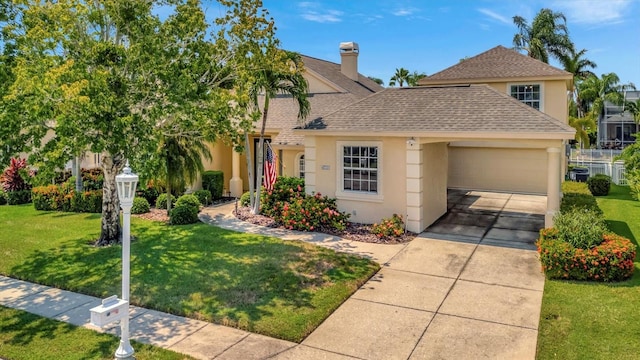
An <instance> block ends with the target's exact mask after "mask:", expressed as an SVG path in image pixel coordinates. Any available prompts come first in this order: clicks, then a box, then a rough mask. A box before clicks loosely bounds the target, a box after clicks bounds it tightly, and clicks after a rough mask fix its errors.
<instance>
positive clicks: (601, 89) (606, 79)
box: [578, 73, 634, 118]
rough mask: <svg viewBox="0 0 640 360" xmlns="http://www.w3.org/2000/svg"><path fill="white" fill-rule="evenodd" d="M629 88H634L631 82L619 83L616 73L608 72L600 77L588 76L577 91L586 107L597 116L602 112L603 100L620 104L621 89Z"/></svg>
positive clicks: (621, 98)
mask: <svg viewBox="0 0 640 360" xmlns="http://www.w3.org/2000/svg"><path fill="white" fill-rule="evenodd" d="M629 88H634V86H633V84H626V85H623V84H620V78H619V77H618V75H616V74H615V73H608V74H602V76H601V77H597V76H589V77H588V78H586V79H585V80H584V81H582V82H581V83H580V84H579V88H578V91H579V93H580V97H581V98H582V100H583V101H584V102H585V105H586V108H588V109H589V111H591V112H592V113H593V114H594V115H595V116H596V118H597V117H599V116H600V115H602V114H603V111H604V105H605V102H610V103H612V104H616V105H622V103H623V101H624V95H623V91H624V90H626V89H629Z"/></svg>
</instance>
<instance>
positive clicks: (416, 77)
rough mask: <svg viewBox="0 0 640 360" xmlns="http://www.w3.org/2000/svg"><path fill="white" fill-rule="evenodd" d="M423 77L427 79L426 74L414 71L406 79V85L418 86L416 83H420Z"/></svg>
mask: <svg viewBox="0 0 640 360" xmlns="http://www.w3.org/2000/svg"><path fill="white" fill-rule="evenodd" d="M424 77H427V74H425V73H419V72H417V71H414V72H412V73H411V74H409V77H408V78H407V85H409V86H418V81H420V79H422V78H424Z"/></svg>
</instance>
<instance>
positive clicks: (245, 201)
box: [240, 191, 251, 206]
mask: <svg viewBox="0 0 640 360" xmlns="http://www.w3.org/2000/svg"><path fill="white" fill-rule="evenodd" d="M249 195H250V193H249V192H248V191H247V192H246V193H244V194H242V196H240V206H249V205H251V204H250V202H251V198H250V196H249Z"/></svg>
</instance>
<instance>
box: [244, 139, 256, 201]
mask: <svg viewBox="0 0 640 360" xmlns="http://www.w3.org/2000/svg"><path fill="white" fill-rule="evenodd" d="M244 148H245V150H244V153H245V155H246V157H247V174H248V175H249V206H250V207H251V208H252V209H253V207H254V206H255V197H254V196H255V193H254V192H253V191H254V185H253V184H254V181H255V178H254V177H253V161H251V144H250V143H249V133H248V132H247V131H245V132H244Z"/></svg>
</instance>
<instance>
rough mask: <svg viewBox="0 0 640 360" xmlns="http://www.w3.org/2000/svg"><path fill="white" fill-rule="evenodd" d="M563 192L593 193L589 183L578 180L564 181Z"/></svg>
mask: <svg viewBox="0 0 640 360" xmlns="http://www.w3.org/2000/svg"><path fill="white" fill-rule="evenodd" d="M562 193H563V194H565V195H566V194H585V195H591V192H590V191H589V187H588V186H587V184H585V183H583V182H577V181H565V182H563V183H562Z"/></svg>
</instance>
